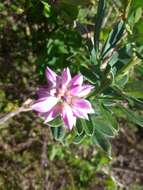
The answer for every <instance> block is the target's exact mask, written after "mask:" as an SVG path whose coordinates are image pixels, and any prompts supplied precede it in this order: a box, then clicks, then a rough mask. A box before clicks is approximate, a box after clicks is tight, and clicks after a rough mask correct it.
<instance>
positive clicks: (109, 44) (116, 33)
mask: <svg viewBox="0 0 143 190" xmlns="http://www.w3.org/2000/svg"><path fill="white" fill-rule="evenodd" d="M124 26H125V23H124V21H123V20H121V21H119V22H118V23H117V24H116V25H115V27H114V28H113V30H112V31H111V32H110V34H109V36H108V39H107V41H106V42H105V45H104V47H103V50H102V57H103V58H105V56H107V54H108V52H109V51H110V50H111V49H112V48H113V47H114V46H115V45H116V44H117V42H118V41H119V40H120V39H121V37H122V34H123V31H124Z"/></svg>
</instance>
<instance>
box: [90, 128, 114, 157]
mask: <svg viewBox="0 0 143 190" xmlns="http://www.w3.org/2000/svg"><path fill="white" fill-rule="evenodd" d="M92 142H93V143H94V144H96V145H97V146H99V147H101V148H102V149H103V150H104V151H105V152H106V153H108V155H109V156H110V154H111V144H110V143H109V141H108V139H107V138H106V137H105V136H104V135H103V134H102V133H100V132H99V131H98V130H95V131H94V135H93V136H92Z"/></svg>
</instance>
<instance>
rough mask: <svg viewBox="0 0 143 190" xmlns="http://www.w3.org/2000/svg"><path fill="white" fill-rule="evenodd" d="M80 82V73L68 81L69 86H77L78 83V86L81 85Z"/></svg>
mask: <svg viewBox="0 0 143 190" xmlns="http://www.w3.org/2000/svg"><path fill="white" fill-rule="evenodd" d="M82 83H83V76H82V75H80V74H78V75H76V76H74V77H73V78H72V79H71V81H70V83H69V86H70V87H72V86H77V85H78V86H81V85H82Z"/></svg>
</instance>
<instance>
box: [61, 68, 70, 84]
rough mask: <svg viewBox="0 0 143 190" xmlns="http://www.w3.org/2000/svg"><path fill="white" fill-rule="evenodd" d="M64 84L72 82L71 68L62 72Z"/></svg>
mask: <svg viewBox="0 0 143 190" xmlns="http://www.w3.org/2000/svg"><path fill="white" fill-rule="evenodd" d="M61 77H62V83H63V84H64V85H67V84H68V83H69V82H70V80H71V74H70V70H69V68H65V69H64V70H63V72H62V76H61Z"/></svg>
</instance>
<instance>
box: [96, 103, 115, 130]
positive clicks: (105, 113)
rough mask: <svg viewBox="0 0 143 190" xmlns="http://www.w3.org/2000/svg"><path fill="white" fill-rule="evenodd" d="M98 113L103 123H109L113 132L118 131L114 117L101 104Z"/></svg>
mask: <svg viewBox="0 0 143 190" xmlns="http://www.w3.org/2000/svg"><path fill="white" fill-rule="evenodd" d="M100 111H101V114H102V117H103V118H104V119H105V121H106V122H107V123H109V124H110V126H111V127H112V128H113V129H114V130H118V123H117V121H116V118H115V116H114V115H113V114H112V113H111V112H110V111H109V110H108V109H107V108H106V107H105V106H104V105H103V104H100Z"/></svg>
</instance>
